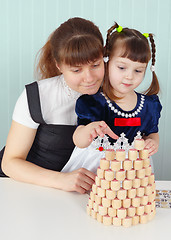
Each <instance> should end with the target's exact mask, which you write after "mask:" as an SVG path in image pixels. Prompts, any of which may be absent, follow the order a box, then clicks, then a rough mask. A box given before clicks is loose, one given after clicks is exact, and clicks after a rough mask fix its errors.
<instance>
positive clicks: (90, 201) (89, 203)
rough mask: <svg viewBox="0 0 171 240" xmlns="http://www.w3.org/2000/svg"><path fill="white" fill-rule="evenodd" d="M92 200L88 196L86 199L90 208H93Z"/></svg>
mask: <svg viewBox="0 0 171 240" xmlns="http://www.w3.org/2000/svg"><path fill="white" fill-rule="evenodd" d="M93 202H94V201H92V200H91V199H90V198H89V199H88V205H89V207H90V208H93Z"/></svg>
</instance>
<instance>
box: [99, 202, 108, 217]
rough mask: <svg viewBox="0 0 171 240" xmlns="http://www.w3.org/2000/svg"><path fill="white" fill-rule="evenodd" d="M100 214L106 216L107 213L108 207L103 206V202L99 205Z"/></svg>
mask: <svg viewBox="0 0 171 240" xmlns="http://www.w3.org/2000/svg"><path fill="white" fill-rule="evenodd" d="M99 214H100V215H102V216H104V215H106V214H107V207H104V206H102V205H101V204H100V205H99Z"/></svg>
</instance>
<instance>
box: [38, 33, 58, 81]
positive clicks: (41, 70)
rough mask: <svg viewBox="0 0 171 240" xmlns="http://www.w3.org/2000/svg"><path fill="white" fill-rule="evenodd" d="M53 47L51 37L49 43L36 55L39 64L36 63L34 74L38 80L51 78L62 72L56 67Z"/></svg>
mask: <svg viewBox="0 0 171 240" xmlns="http://www.w3.org/2000/svg"><path fill="white" fill-rule="evenodd" d="M50 37H51V36H50ZM51 49H52V47H51V42H50V38H49V39H48V41H47V43H46V44H45V45H44V46H43V47H42V48H41V49H40V51H39V52H38V54H37V56H36V60H37V65H36V64H35V71H34V73H35V74H34V75H35V78H36V79H38V80H41V79H45V78H51V77H54V76H57V75H60V74H61V73H60V72H59V70H58V68H57V67H56V62H55V59H54V57H53V55H52V50H51Z"/></svg>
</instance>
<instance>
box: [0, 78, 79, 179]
mask: <svg viewBox="0 0 171 240" xmlns="http://www.w3.org/2000/svg"><path fill="white" fill-rule="evenodd" d="M26 92H27V99H28V106H29V111H30V115H31V117H32V119H33V120H34V121H35V122H36V123H39V124H40V125H39V127H38V129H37V133H36V136H35V140H34V142H33V144H32V147H31V149H30V151H29V153H28V155H27V158H26V160H27V161H29V162H32V163H34V164H36V165H38V166H40V167H43V168H46V169H50V170H54V171H61V170H62V169H63V167H64V166H65V164H66V163H67V162H68V160H69V158H70V156H71V153H72V151H73V149H74V147H75V146H74V143H73V140H72V135H73V133H74V131H75V129H76V126H74V125H55V124H46V123H45V121H44V119H43V117H42V112H41V105H40V97H39V89H38V84H37V82H33V83H31V84H28V85H26ZM4 149H5V147H4V148H3V149H2V150H1V152H0V163H1V160H2V157H3V153H4ZM0 177H7V176H6V175H5V174H4V173H3V172H2V170H1V167H0Z"/></svg>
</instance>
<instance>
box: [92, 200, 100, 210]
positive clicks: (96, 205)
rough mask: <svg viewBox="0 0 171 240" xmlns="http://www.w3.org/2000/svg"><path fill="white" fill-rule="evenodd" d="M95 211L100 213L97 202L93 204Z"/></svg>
mask: <svg viewBox="0 0 171 240" xmlns="http://www.w3.org/2000/svg"><path fill="white" fill-rule="evenodd" d="M93 209H94V211H95V212H98V211H99V205H98V204H97V203H96V202H93Z"/></svg>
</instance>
